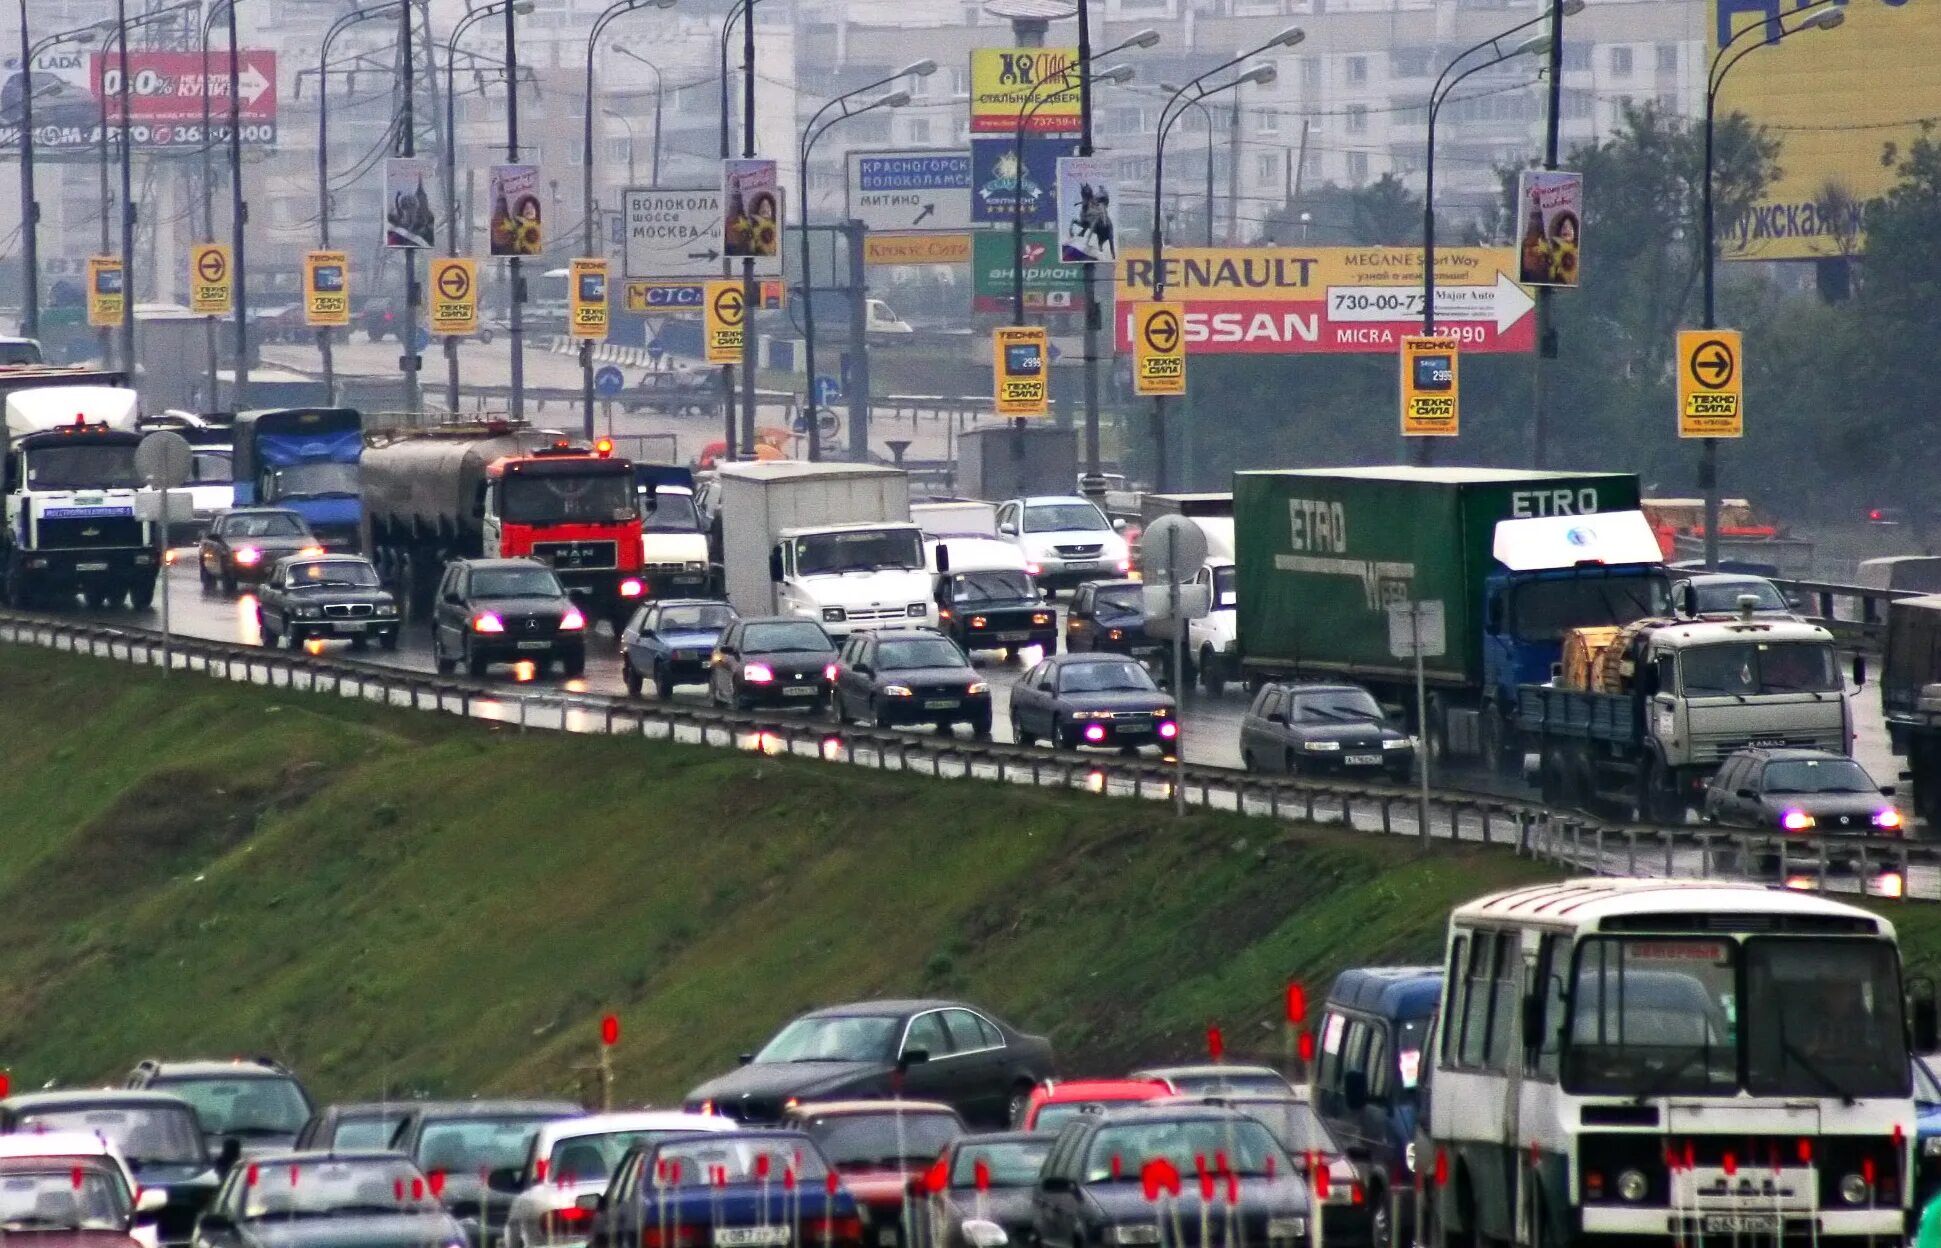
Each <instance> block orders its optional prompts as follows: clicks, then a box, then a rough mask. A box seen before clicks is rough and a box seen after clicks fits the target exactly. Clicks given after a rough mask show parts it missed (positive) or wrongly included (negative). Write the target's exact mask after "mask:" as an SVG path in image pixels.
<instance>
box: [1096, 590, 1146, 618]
mask: <svg viewBox="0 0 1941 1248" xmlns="http://www.w3.org/2000/svg"><path fill="white" fill-rule="evenodd" d="M1145 594H1146V591H1145V587H1144V586H1141V585H1105V586H1101V587H1100V588H1099V589H1098V590H1096V591H1094V597H1093V602H1095V603H1096V604H1097V605H1096V606H1094V607H1093V608H1092V609H1093V611H1094V612H1096V613H1097V614H1099V615H1144V614H1145V611H1146V597H1145Z"/></svg>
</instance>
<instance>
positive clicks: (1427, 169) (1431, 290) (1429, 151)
mask: <svg viewBox="0 0 1941 1248" xmlns="http://www.w3.org/2000/svg"><path fill="white" fill-rule="evenodd" d="M1583 9H1584V0H1564V3H1563V7H1562V9H1561V10H1560V11H1561V12H1562V13H1563V14H1564V15H1565V16H1566V17H1569V16H1573V15H1575V14H1577V13H1581V12H1582V11H1583ZM1550 17H1551V14H1550V11H1549V10H1545V11H1544V12H1542V13H1539V14H1538V15H1537V16H1535V17H1533V18H1531V19H1529V20H1528V21H1524V22H1518V23H1517V24H1516V25H1514V26H1512V27H1510V28H1509V29H1508V30H1505V31H1500V32H1498V33H1497V34H1494V35H1491V36H1490V37H1489V38H1487V39H1485V40H1483V41H1482V42H1480V43H1475V44H1471V45H1470V46H1469V47H1467V48H1464V49H1463V50H1462V51H1461V52H1458V53H1457V54H1456V56H1455V59H1453V60H1451V61H1450V62H1449V63H1448V64H1447V65H1445V66H1443V67H1442V72H1441V73H1440V74H1438V75H1437V76H1436V81H1435V86H1433V87H1431V88H1430V90H1429V102H1428V109H1429V114H1428V123H1429V124H1428V136H1427V143H1426V150H1425V154H1424V160H1423V174H1422V332H1423V333H1424V334H1433V333H1434V332H1435V328H1436V114H1437V113H1438V112H1440V111H1441V109H1442V106H1443V104H1444V103H1446V102H1447V101H1448V99H1449V93H1450V92H1452V91H1454V90H1455V89H1456V86H1457V84H1458V83H1460V82H1462V80H1463V79H1465V78H1467V77H1469V76H1470V75H1471V74H1476V73H1481V72H1482V71H1483V70H1486V69H1490V68H1492V67H1494V66H1497V65H1501V64H1502V63H1503V62H1505V61H1508V60H1512V59H1514V58H1516V57H1519V56H1524V55H1526V54H1530V53H1541V52H1546V51H1548V50H1549V48H1550V41H1551V40H1552V38H1554V37H1555V34H1554V32H1553V33H1551V34H1542V35H1534V36H1532V37H1530V38H1528V39H1525V40H1524V41H1523V42H1521V43H1519V44H1517V45H1516V46H1515V47H1513V48H1508V49H1505V48H1504V47H1503V46H1502V41H1503V40H1504V39H1507V38H1509V37H1510V36H1511V35H1514V34H1519V33H1521V32H1522V31H1525V30H1528V29H1530V27H1532V26H1535V25H1537V24H1539V23H1541V22H1547V21H1549V20H1550ZM1485 48H1489V49H1491V50H1492V51H1493V52H1494V54H1495V55H1493V56H1491V57H1490V59H1489V60H1486V61H1478V62H1476V63H1475V64H1474V65H1471V66H1470V67H1469V68H1467V69H1465V70H1463V71H1462V72H1461V73H1459V74H1457V75H1456V76H1455V77H1453V78H1451V77H1450V76H1449V71H1450V70H1452V69H1454V68H1456V66H1458V65H1460V64H1462V63H1463V62H1464V61H1465V60H1468V59H1469V58H1470V57H1471V56H1473V55H1475V54H1476V53H1478V52H1481V51H1482V50H1483V49H1485ZM1409 460H1410V462H1412V463H1415V464H1418V465H1421V464H1427V463H1428V462H1429V439H1427V438H1415V439H1413V440H1412V441H1411V442H1410V445H1409Z"/></svg>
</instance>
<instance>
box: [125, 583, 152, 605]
mask: <svg viewBox="0 0 1941 1248" xmlns="http://www.w3.org/2000/svg"><path fill="white" fill-rule="evenodd" d="M154 602H155V582H154V581H152V580H151V581H136V582H135V583H134V584H133V585H132V586H130V587H129V589H128V605H129V606H131V607H133V608H134V609H135V610H137V611H146V610H148V608H149V607H150V606H152V605H153V604H154Z"/></svg>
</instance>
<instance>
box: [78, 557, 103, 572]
mask: <svg viewBox="0 0 1941 1248" xmlns="http://www.w3.org/2000/svg"><path fill="white" fill-rule="evenodd" d="M74 570H75V571H76V572H106V571H107V570H108V565H107V563H106V562H104V561H102V560H99V559H90V560H88V561H87V562H86V563H77V564H75V565H74Z"/></svg>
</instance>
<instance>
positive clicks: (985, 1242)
mask: <svg viewBox="0 0 1941 1248" xmlns="http://www.w3.org/2000/svg"><path fill="white" fill-rule="evenodd" d="M1056 1138H1057V1137H1056V1136H1053V1135H1051V1134H1050V1133H1046V1132H1041V1133H1034V1132H1029V1131H1013V1132H1005V1133H1002V1134H991V1135H967V1136H964V1137H962V1138H961V1139H958V1140H955V1141H952V1143H951V1145H950V1147H949V1148H946V1149H945V1150H944V1152H943V1156H941V1157H939V1158H938V1159H937V1163H936V1164H935V1165H934V1166H932V1167H931V1168H930V1170H929V1171H928V1172H927V1173H926V1174H925V1175H924V1176H923V1178H922V1180H921V1186H922V1188H923V1192H924V1197H925V1202H924V1203H925V1206H926V1208H927V1212H928V1215H929V1219H930V1221H929V1225H930V1226H931V1227H932V1228H934V1230H935V1237H934V1240H933V1244H934V1248H1007V1246H1015V1248H1024V1246H1026V1245H1029V1244H1030V1243H1031V1242H1032V1239H1031V1234H1032V1194H1033V1192H1034V1191H1035V1189H1036V1188H1037V1185H1038V1171H1039V1170H1040V1169H1041V1168H1042V1167H1043V1166H1044V1163H1045V1156H1046V1154H1048V1153H1050V1152H1051V1146H1052V1142H1053V1141H1054V1140H1055V1139H1056Z"/></svg>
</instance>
